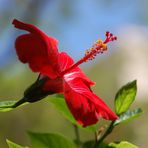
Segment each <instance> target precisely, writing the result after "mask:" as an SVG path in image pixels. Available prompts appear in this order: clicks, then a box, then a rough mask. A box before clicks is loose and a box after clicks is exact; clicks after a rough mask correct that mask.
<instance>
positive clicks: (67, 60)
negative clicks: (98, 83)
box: [58, 52, 95, 86]
mask: <svg viewBox="0 0 148 148" xmlns="http://www.w3.org/2000/svg"><path fill="white" fill-rule="evenodd" d="M58 63H59V68H60V71H64V70H66V69H67V68H69V67H70V66H71V65H72V64H74V61H73V59H72V58H71V57H70V56H69V55H68V54H67V53H65V52H61V53H60V54H59V62H58ZM66 75H68V77H69V78H78V77H79V78H82V79H83V80H84V81H85V83H86V84H87V85H88V86H90V85H94V84H95V83H94V82H93V81H91V80H90V79H89V78H88V77H87V76H86V75H85V74H84V73H83V72H82V70H81V69H80V68H79V67H76V68H74V69H72V70H71V71H69V73H67V74H65V76H66Z"/></svg>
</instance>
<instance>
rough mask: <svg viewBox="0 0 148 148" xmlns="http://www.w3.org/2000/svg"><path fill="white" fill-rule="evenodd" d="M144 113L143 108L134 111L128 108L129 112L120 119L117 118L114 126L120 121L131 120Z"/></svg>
mask: <svg viewBox="0 0 148 148" xmlns="http://www.w3.org/2000/svg"><path fill="white" fill-rule="evenodd" d="M142 113H143V111H142V109H141V108H136V109H134V110H133V111H130V110H128V111H127V112H125V113H123V114H121V115H120V116H119V119H117V120H116V121H115V122H114V126H116V125H118V124H120V123H124V122H129V121H131V120H133V119H135V118H137V117H139V116H140V115H142Z"/></svg>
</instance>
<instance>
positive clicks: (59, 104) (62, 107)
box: [49, 95, 76, 124]
mask: <svg viewBox="0 0 148 148" xmlns="http://www.w3.org/2000/svg"><path fill="white" fill-rule="evenodd" d="M49 102H51V103H52V104H53V105H54V107H55V108H56V109H57V110H58V111H59V112H60V113H61V114H62V115H63V116H64V117H66V118H67V119H68V120H69V121H71V122H72V123H74V124H75V123H76V121H75V119H74V118H73V116H72V114H71V113H70V111H69V109H68V107H67V105H66V102H65V100H64V98H62V97H61V96H60V97H59V96H55V95H54V96H52V97H50V99H49Z"/></svg>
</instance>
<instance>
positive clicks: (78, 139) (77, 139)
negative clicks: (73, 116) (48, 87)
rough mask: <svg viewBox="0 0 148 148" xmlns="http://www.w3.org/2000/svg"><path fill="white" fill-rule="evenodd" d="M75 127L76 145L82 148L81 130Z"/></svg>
mask: <svg viewBox="0 0 148 148" xmlns="http://www.w3.org/2000/svg"><path fill="white" fill-rule="evenodd" d="M73 126H74V131H75V136H76V143H77V145H78V148H80V145H81V140H80V134H79V129H78V126H77V125H75V124H74V125H73Z"/></svg>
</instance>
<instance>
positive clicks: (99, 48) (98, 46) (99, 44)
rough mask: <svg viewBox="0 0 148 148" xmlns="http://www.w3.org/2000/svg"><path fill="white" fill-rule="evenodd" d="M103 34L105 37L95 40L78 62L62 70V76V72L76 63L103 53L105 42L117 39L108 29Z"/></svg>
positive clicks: (105, 48)
mask: <svg viewBox="0 0 148 148" xmlns="http://www.w3.org/2000/svg"><path fill="white" fill-rule="evenodd" d="M105 35H106V39H105V40H104V41H102V40H97V41H96V42H95V43H94V44H93V45H92V47H91V48H89V49H87V50H86V52H85V55H84V57H83V58H81V59H80V60H79V61H78V62H76V63H74V64H72V65H71V66H70V67H69V68H68V69H66V70H64V71H62V72H61V74H60V75H61V76H63V75H64V74H66V73H68V72H69V71H71V70H72V69H74V68H75V67H77V66H78V65H80V64H82V63H84V62H87V61H89V60H92V59H94V58H95V56H96V55H97V54H100V53H103V52H104V51H106V50H107V43H109V42H111V41H114V40H117V37H116V36H114V35H113V34H112V33H110V32H108V31H107V32H106V34H105Z"/></svg>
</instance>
